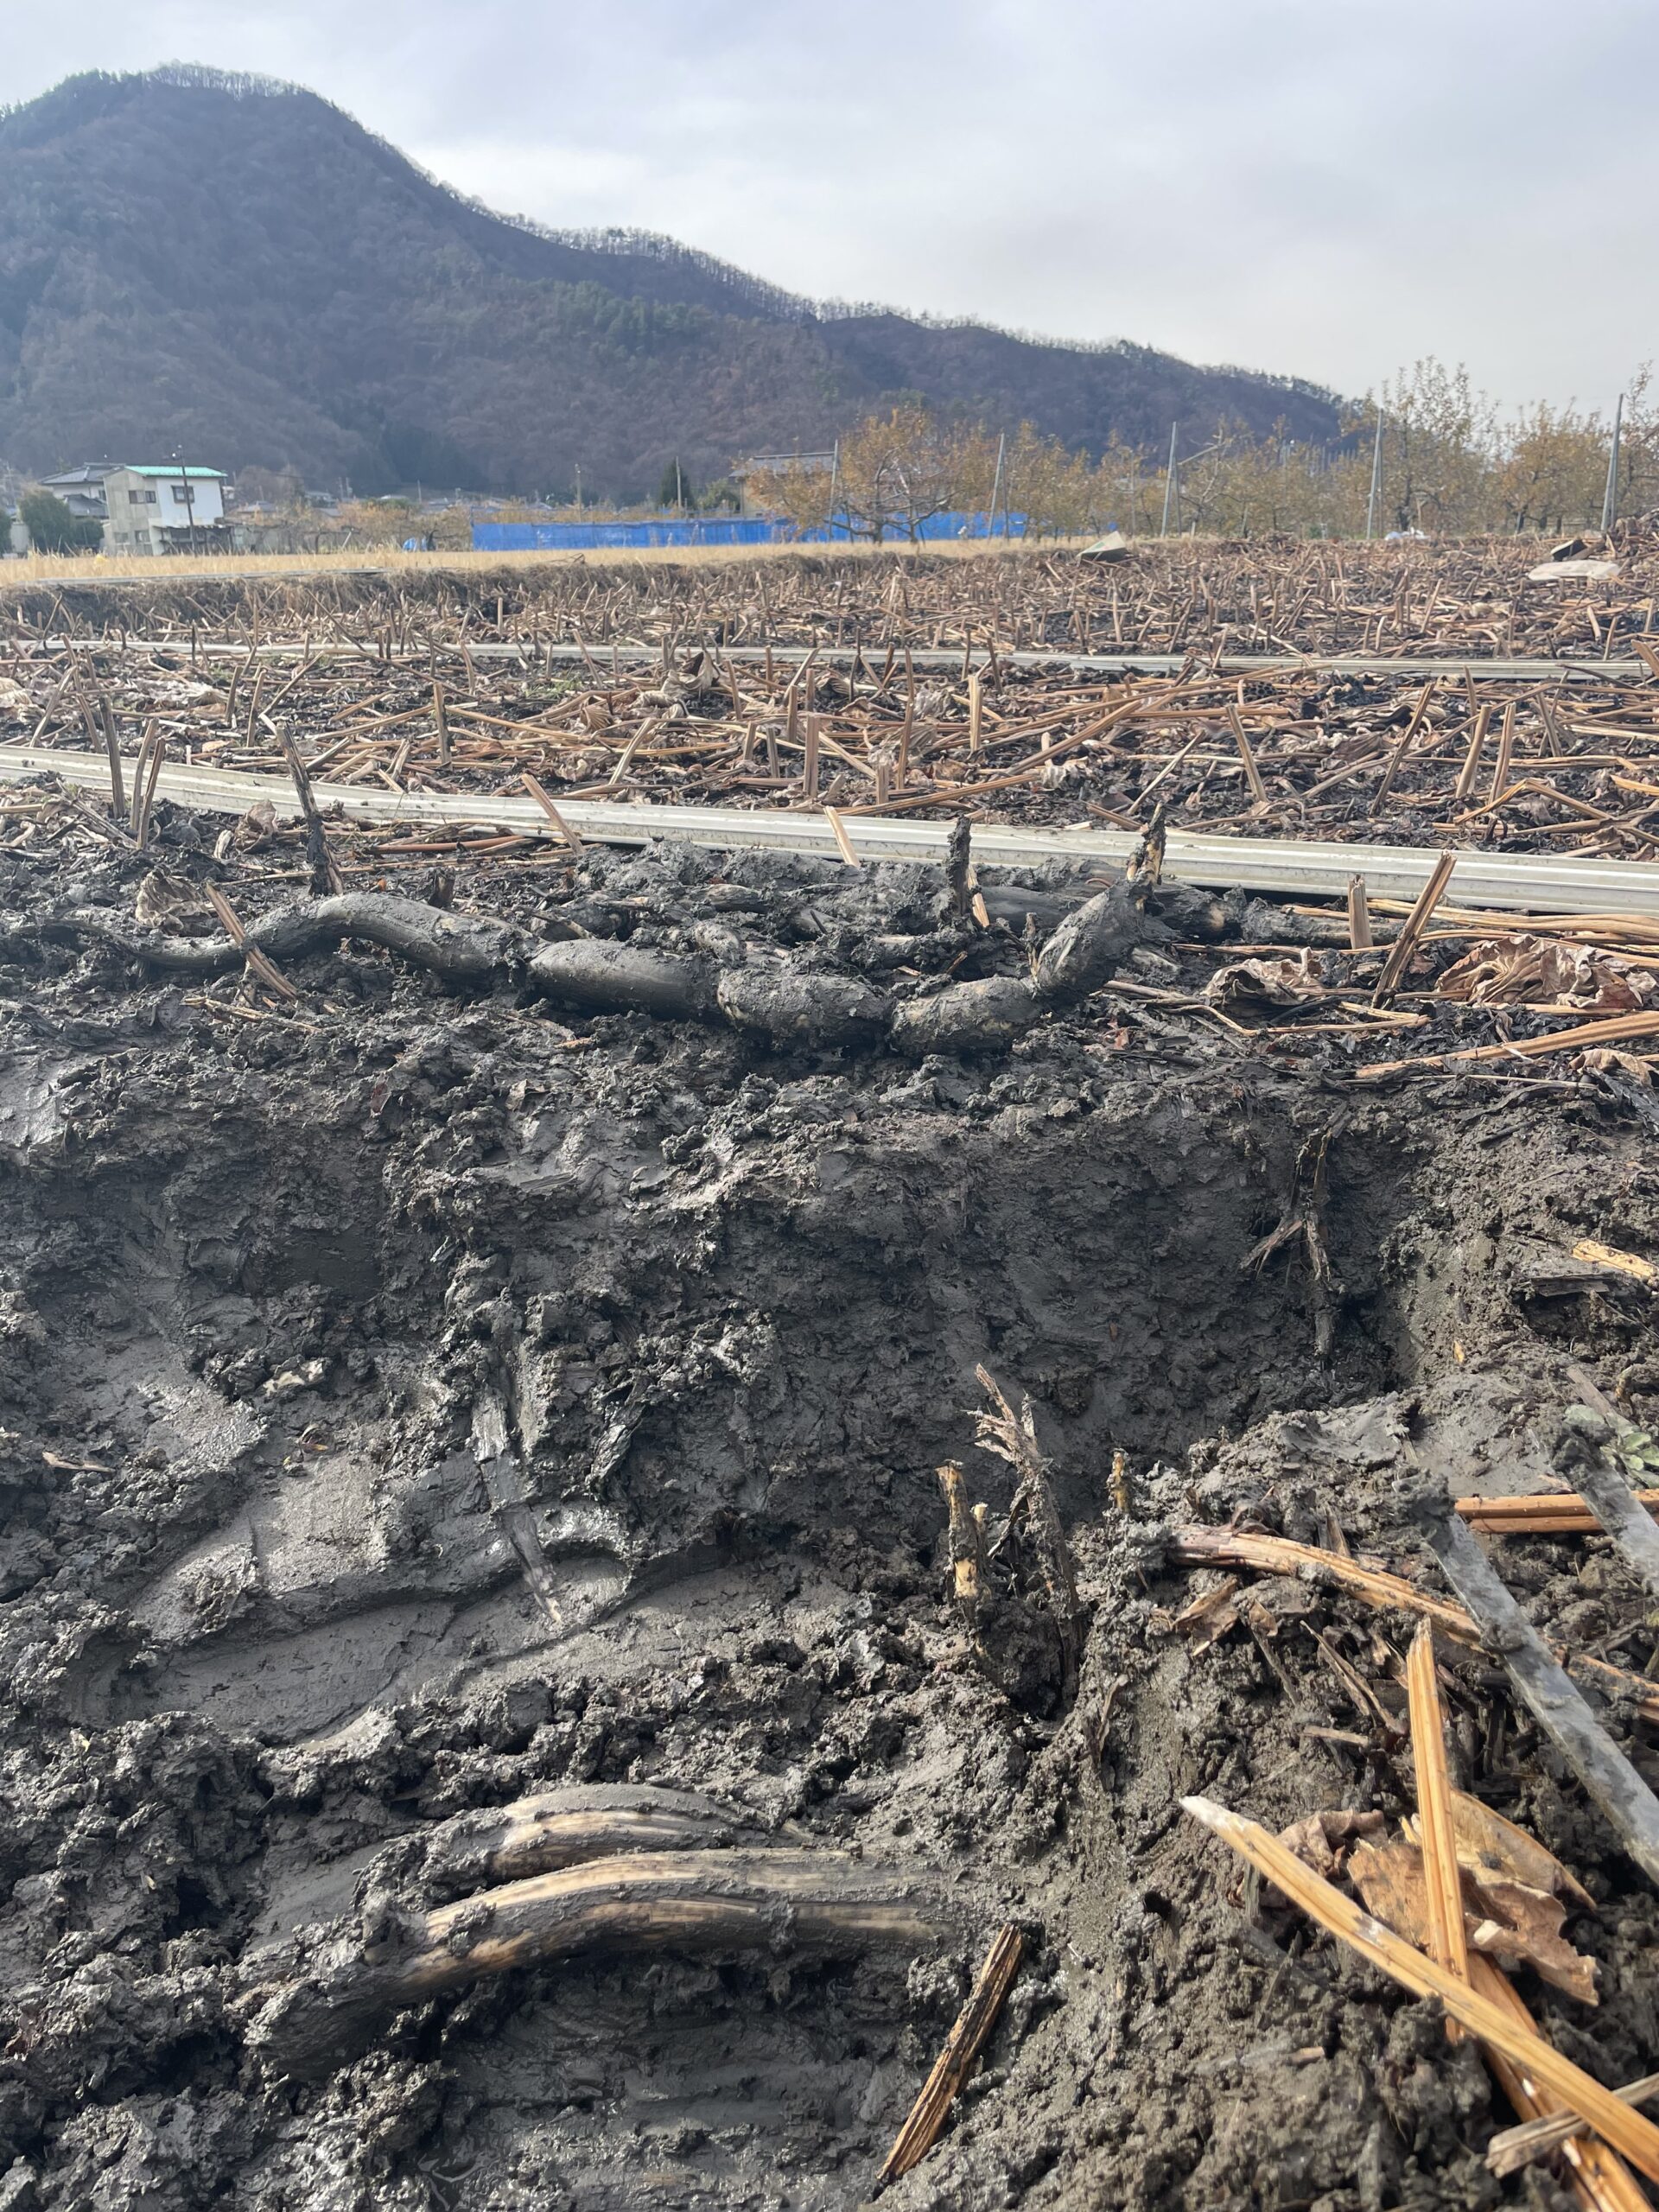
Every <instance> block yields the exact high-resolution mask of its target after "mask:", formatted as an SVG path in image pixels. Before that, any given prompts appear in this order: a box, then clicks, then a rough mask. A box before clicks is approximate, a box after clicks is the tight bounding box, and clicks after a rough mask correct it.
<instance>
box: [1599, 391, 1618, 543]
mask: <svg viewBox="0 0 1659 2212" xmlns="http://www.w3.org/2000/svg"><path fill="white" fill-rule="evenodd" d="M1623 428H1624V393H1623V392H1622V391H1621V392H1620V393H1619V395H1618V405H1617V406H1616V407H1615V408H1614V409H1613V442H1612V444H1611V447H1610V448H1608V453H1607V489H1606V490H1605V492H1604V493H1602V495H1601V527H1602V533H1603V535H1604V536H1605V534H1606V532H1607V531H1610V530H1611V528H1612V526H1613V518H1614V517H1615V516H1616V515H1617V514H1618V434H1619V432H1620V430H1621V429H1623Z"/></svg>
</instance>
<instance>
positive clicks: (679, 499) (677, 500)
mask: <svg viewBox="0 0 1659 2212" xmlns="http://www.w3.org/2000/svg"><path fill="white" fill-rule="evenodd" d="M674 504H675V505H676V506H677V508H678V509H679V511H680V512H681V513H682V514H683V513H684V512H685V479H684V477H683V476H682V475H681V474H680V457H679V455H678V454H675V456H674Z"/></svg>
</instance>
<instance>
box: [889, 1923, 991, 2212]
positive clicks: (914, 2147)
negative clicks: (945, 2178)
mask: <svg viewBox="0 0 1659 2212" xmlns="http://www.w3.org/2000/svg"><path fill="white" fill-rule="evenodd" d="M1023 1948H1024V1941H1023V1938H1022V1937H1021V1936H1020V1931H1019V1929H1017V1928H1011V1927H1010V1928H1000V1929H998V1930H997V1932H996V1935H995V1938H994V1939H993V1941H992V1943H991V1948H990V1949H989V1951H988V1953H987V1954H986V1958H985V1963H984V1965H983V1966H982V1967H981V1968H980V1970H979V1974H978V1977H977V1979H976V1980H975V1983H974V1986H973V1988H972V1990H971V1991H970V1992H969V1997H968V2002H967V2003H966V2004H965V2005H963V2008H962V2010H961V2012H959V2013H958V2014H957V2020H956V2024H955V2026H954V2027H953V2028H952V2029H951V2031H950V2036H949V2037H948V2038H947V2040H946V2042H945V2046H944V2050H942V2051H941V2052H940V2053H939V2055H938V2058H937V2059H935V2061H934V2062H933V2070H932V2072H931V2074H930V2075H928V2077H927V2080H926V2081H925V2082H924V2083H923V2085H922V2091H921V2094H920V2095H919V2096H918V2098H917V2100H916V2101H915V2103H914V2104H913V2105H912V2107H911V2109H910V2117H909V2118H908V2119H907V2120H906V2122H905V2124H904V2126H902V2127H901V2128H900V2129H899V2133H898V2136H897V2138H896V2139H895V2140H894V2143H893V2148H892V2150H891V2151H889V2152H888V2153H887V2158H886V2160H885V2161H884V2162H883V2164H882V2167H881V2171H880V2177H879V2179H880V2182H881V2183H882V2184H883V2185H884V2186H885V2184H886V2183H888V2182H890V2181H897V2180H898V2178H899V2175H900V2174H907V2173H908V2172H909V2171H910V2170H911V2168H912V2166H916V2165H919V2164H921V2162H922V2160H923V2159H924V2158H925V2157H926V2156H927V2154H928V2152H930V2151H931V2149H932V2148H933V2145H934V2144H935V2143H937V2142H938V2139H939V2131H940V2130H941V2129H942V2128H943V2127H944V2123H945V2120H946V2118H947V2116H948V2115H949V2113H950V2107H951V2105H952V2104H953V2103H954V2102H955V2101H956V2098H957V2094H958V2092H959V2091H960V2090H961V2088H962V2085H963V2082H965V2081H966V2080H967V2079H968V2076H969V2074H970V2073H971V2072H972V2070H973V2067H974V2063H975V2061H976V2059H977V2058H978V2056H979V2054H980V2052H981V2051H982V2050H983V2049H984V2048H985V2045H986V2044H987V2043H988V2041H989V2039H990V2034H991V2030H992V2029H993V2028H994V2027H995V2025H996V2018H997V2014H998V2013H999V2012H1001V2010H1002V2000H1003V1999H1004V1998H1005V1997H1006V1996H1007V1993H1008V1990H1009V1987H1010V1986H1011V1985H1012V1983H1013V1980H1014V1975H1015V1974H1017V1973H1018V1972H1019V1968H1020V1952H1021V1951H1022V1949H1023Z"/></svg>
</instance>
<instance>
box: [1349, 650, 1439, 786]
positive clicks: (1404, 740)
mask: <svg viewBox="0 0 1659 2212" xmlns="http://www.w3.org/2000/svg"><path fill="white" fill-rule="evenodd" d="M1434 683H1435V679H1434V678H1433V677H1432V676H1431V677H1430V678H1429V679H1428V682H1427V683H1425V684H1424V686H1423V689H1422V692H1421V696H1420V697H1419V699H1418V701H1417V703H1416V705H1415V706H1414V708H1413V709H1412V710H1411V716H1410V719H1409V721H1408V722H1407V724H1406V727H1405V732H1404V734H1403V735H1402V737H1401V739H1400V741H1399V743H1398V744H1397V745H1396V746H1395V748H1394V750H1393V752H1392V753H1389V765H1388V766H1387V767H1386V768H1384V770H1383V780H1382V781H1381V782H1380V783H1379V784H1378V785H1377V787H1376V790H1375V791H1373V792H1372V793H1371V803H1370V805H1369V806H1368V807H1367V808H1366V810H1365V811H1366V813H1367V814H1368V815H1374V814H1376V812H1378V810H1380V809H1381V807H1382V804H1383V800H1384V799H1385V798H1387V797H1388V795H1389V792H1390V791H1392V790H1393V789H1394V779H1395V776H1396V775H1397V774H1398V773H1399V772H1400V766H1401V763H1402V761H1403V760H1404V759H1405V757H1406V755H1407V753H1408V752H1409V751H1410V750H1411V741H1412V740H1413V738H1414V737H1415V736H1416V734H1417V732H1418V729H1419V728H1420V727H1421V723H1422V719H1423V716H1424V715H1426V714H1427V712H1428V702H1429V701H1430V700H1431V699H1432V698H1433V696H1434Z"/></svg>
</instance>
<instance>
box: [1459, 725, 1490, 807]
mask: <svg viewBox="0 0 1659 2212" xmlns="http://www.w3.org/2000/svg"><path fill="white" fill-rule="evenodd" d="M1491 719H1492V708H1491V701H1490V700H1488V701H1486V702H1484V704H1483V705H1482V706H1480V707H1478V709H1476V712H1475V726H1474V728H1473V730H1472V731H1471V733H1470V737H1469V750H1468V752H1467V753H1465V755H1464V760H1463V768H1462V772H1461V773H1460V774H1459V777H1458V782H1457V788H1456V790H1455V791H1453V792H1452V803H1453V804H1454V805H1458V806H1461V805H1462V804H1463V803H1464V801H1465V799H1466V798H1468V796H1469V794H1470V792H1471V791H1473V789H1474V787H1475V777H1476V775H1477V774H1478V772H1479V768H1480V755H1481V750H1482V747H1484V745H1485V742H1486V730H1487V726H1488V724H1489V723H1490V722H1491Z"/></svg>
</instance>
